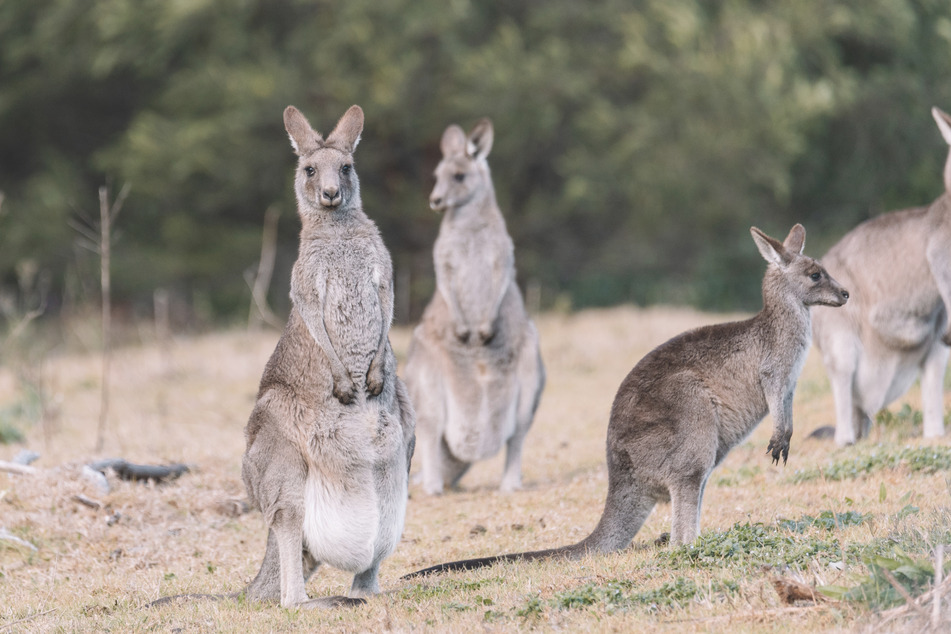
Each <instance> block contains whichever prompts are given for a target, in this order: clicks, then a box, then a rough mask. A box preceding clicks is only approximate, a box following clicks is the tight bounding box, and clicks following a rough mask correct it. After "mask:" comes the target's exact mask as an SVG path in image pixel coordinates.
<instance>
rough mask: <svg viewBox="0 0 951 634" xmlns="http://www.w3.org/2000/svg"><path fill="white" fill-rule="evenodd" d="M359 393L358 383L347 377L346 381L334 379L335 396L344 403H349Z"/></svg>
mask: <svg viewBox="0 0 951 634" xmlns="http://www.w3.org/2000/svg"><path fill="white" fill-rule="evenodd" d="M356 395H357V386H356V384H355V383H354V382H353V381H351V380H350V379H347V380H345V381H334V397H336V399H337V400H338V401H340V402H341V403H343V404H344V405H349V404H350V403H352V402H353V399H354V398H355V397H356Z"/></svg>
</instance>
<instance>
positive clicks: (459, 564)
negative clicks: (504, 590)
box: [401, 542, 587, 579]
mask: <svg viewBox="0 0 951 634" xmlns="http://www.w3.org/2000/svg"><path fill="white" fill-rule="evenodd" d="M586 552H587V548H585V546H584V542H580V543H578V544H573V545H571V546H562V547H561V548H549V549H547V550H533V551H529V552H524V553H510V554H507V555H495V556H494V557H479V558H476V559H463V560H460V561H450V562H447V563H444V564H437V565H435V566H430V567H429V568H423V569H422V570H417V571H415V572H411V573H409V574H406V575H403V576H402V577H401V579H412V578H413V577H421V576H424V575H431V574H437V573H440V572H452V571H456V570H476V569H478V568H486V567H488V566H494V565H495V564H497V563H501V562H503V561H538V560H541V559H557V558H559V557H563V558H565V559H578V558H580V557H582V556H583V555H584V554H585V553H586Z"/></svg>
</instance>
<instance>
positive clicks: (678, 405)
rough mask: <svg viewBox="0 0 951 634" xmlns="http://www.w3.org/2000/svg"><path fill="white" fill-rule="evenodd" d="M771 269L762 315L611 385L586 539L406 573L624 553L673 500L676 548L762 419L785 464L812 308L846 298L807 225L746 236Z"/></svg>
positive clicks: (680, 346)
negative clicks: (781, 235)
mask: <svg viewBox="0 0 951 634" xmlns="http://www.w3.org/2000/svg"><path fill="white" fill-rule="evenodd" d="M751 232H752V234H753V240H754V241H755V242H756V245H757V247H758V248H759V250H760V253H762V255H763V257H764V258H765V259H766V260H767V262H769V266H768V267H767V269H766V275H765V277H764V279H763V309H762V310H761V311H760V312H759V313H758V314H757V315H755V316H754V317H752V318H750V319H747V320H745V321H739V322H731V323H726V324H718V325H714V326H706V327H703V328H697V329H696V330H691V331H689V332H685V333H683V334H681V335H678V336H677V337H674V338H673V339H671V340H670V341H668V342H666V343H664V344H662V345H660V346H658V347H657V348H655V349H654V350H653V351H652V352H650V353H649V354H647V356H645V357H644V358H643V359H641V360H640V362H638V364H637V365H635V366H634V369H632V370H631V372H630V373H629V374H628V375H627V377H626V378H625V379H624V381H623V382H622V383H621V386H620V388H618V391H617V395H616V396H615V397H614V405H613V407H612V408H611V420H610V423H609V424H608V435H607V466H608V494H607V500H606V501H605V504H604V512H603V514H602V515H601V520H600V522H599V523H598V525H597V527H596V528H595V529H594V531H593V532H592V533H591V534H590V535H589V536H588V537H586V538H585V539H583V540H582V541H580V542H578V543H577V544H574V545H571V546H564V547H562V548H555V549H549V550H541V551H535V552H529V553H515V554H512V555H502V556H500V557H487V558H483V559H477V560H467V561H461V562H452V563H449V564H442V565H439V566H433V567H431V568H427V569H425V570H421V571H417V572H415V573H411V575H408V576H413V575H417V574H423V573H428V572H436V571H443V570H459V569H469V568H475V567H481V566H485V565H490V564H492V563H495V562H496V561H500V560H526V559H527V560H532V559H541V558H548V557H555V556H559V557H567V558H572V559H574V558H579V557H581V556H583V555H584V554H585V553H589V552H596V553H607V552H614V551H618V550H621V549H624V548H626V547H627V546H628V545H629V544H630V543H631V540H632V539H633V538H634V535H635V534H636V533H637V531H638V530H639V529H640V527H641V525H642V524H643V523H644V520H646V519H647V516H648V515H649V514H650V512H651V510H652V509H653V508H654V506H655V505H656V503H657V502H658V501H663V500H668V499H669V500H670V501H671V504H672V515H673V519H672V527H671V528H672V530H671V541H672V542H673V543H680V544H686V543H690V542H692V541H693V540H694V539H695V538H696V537H697V535H698V533H699V531H700V506H701V502H702V498H703V489H704V486H705V485H706V482H707V478H708V477H709V476H710V473H711V472H712V471H713V469H714V467H716V466H717V465H718V464H720V462H721V461H722V460H723V458H724V457H726V455H727V453H728V452H729V451H730V449H732V448H733V447H734V446H736V445H737V444H738V443H739V442H741V441H742V440H743V439H744V438H746V437H747V436H748V435H749V434H750V432H752V431H753V429H754V428H755V427H756V426H757V425H758V424H759V422H760V421H761V420H762V419H763V417H764V416H765V415H766V414H767V413H769V414H770V415H771V416H772V418H773V421H774V429H773V436H772V438H771V439H770V442H769V446H768V449H767V452H768V453H769V454H771V456H772V459H773V461H774V462H778V461H779V459H780V458H782V459H783V462H784V463H785V461H786V457H787V456H788V454H789V440H790V438H791V436H792V400H793V392H794V390H795V387H796V380H797V379H798V377H799V372H800V371H801V369H802V365H803V362H804V361H805V358H806V354H807V352H808V350H809V343H810V336H811V328H810V321H809V309H810V306H813V305H817V304H826V305H830V306H841V305H842V304H844V303H845V302H846V300H847V299H848V292H847V291H845V289H843V288H842V287H841V286H840V285H839V284H838V283H837V282H836V281H835V280H834V279H832V278H831V277H829V275H828V273H826V272H825V270H824V269H823V268H822V267H821V266H820V265H819V264H818V263H817V262H816V261H815V260H813V259H812V258H810V257H808V256H805V255H802V248H803V245H804V243H805V229H803V227H802V225H796V226H794V227H793V228H792V230H791V231H790V232H789V236H788V237H787V238H786V240H785V242H782V243H780V242H779V241H777V240H774V239H773V238H770V237H768V236H766V235H765V234H763V233H762V232H761V231H759V230H758V229H756V228H755V227H754V228H752V229H751Z"/></svg>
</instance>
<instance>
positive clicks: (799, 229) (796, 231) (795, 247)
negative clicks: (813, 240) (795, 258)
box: [783, 222, 806, 253]
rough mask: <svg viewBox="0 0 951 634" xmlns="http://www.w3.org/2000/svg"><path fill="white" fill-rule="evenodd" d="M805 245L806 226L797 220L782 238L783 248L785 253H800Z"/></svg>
mask: <svg viewBox="0 0 951 634" xmlns="http://www.w3.org/2000/svg"><path fill="white" fill-rule="evenodd" d="M805 247H806V228H805V227H803V226H802V225H801V224H799V223H798V222H797V223H796V224H795V225H793V228H792V229H790V230H789V235H788V236H786V239H785V240H783V248H784V249H786V252H787V253H802V250H803V249H804V248H805Z"/></svg>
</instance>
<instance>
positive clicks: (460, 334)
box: [455, 328, 472, 343]
mask: <svg viewBox="0 0 951 634" xmlns="http://www.w3.org/2000/svg"><path fill="white" fill-rule="evenodd" d="M471 334H472V331H470V330H469V329H468V328H456V329H455V335H456V339H458V340H459V342H460V343H469V336H470V335H471Z"/></svg>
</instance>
